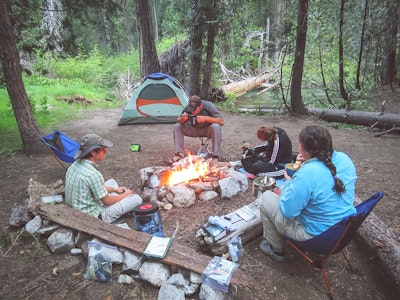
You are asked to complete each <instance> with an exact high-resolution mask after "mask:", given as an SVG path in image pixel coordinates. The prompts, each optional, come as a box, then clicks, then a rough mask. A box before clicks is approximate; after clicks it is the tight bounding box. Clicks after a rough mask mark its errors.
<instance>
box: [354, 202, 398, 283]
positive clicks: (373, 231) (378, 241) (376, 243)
mask: <svg viewBox="0 0 400 300" xmlns="http://www.w3.org/2000/svg"><path fill="white" fill-rule="evenodd" d="M355 203H356V205H357V204H359V203H361V200H360V199H358V198H356V199H355ZM358 234H359V235H360V236H361V238H362V239H363V241H364V242H366V243H367V245H368V246H369V247H370V248H371V249H374V250H375V252H376V254H377V255H378V257H379V259H380V261H381V262H382V265H383V267H384V269H385V270H386V271H387V273H388V275H389V276H390V278H392V279H393V281H394V282H395V284H396V286H397V287H399V288H400V240H399V238H398V237H397V236H396V235H395V234H394V233H393V231H392V229H391V228H390V227H389V226H387V225H386V224H385V223H383V222H382V221H381V220H379V218H378V217H377V216H376V215H375V214H374V213H373V212H371V213H370V214H369V216H368V217H367V218H366V219H365V221H364V223H363V224H362V225H361V227H360V228H359V229H358Z"/></svg>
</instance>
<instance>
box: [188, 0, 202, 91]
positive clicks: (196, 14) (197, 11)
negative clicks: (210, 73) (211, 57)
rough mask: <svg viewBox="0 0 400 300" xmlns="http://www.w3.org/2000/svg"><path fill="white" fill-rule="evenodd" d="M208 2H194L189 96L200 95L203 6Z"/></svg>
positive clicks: (193, 0) (197, 0)
mask: <svg viewBox="0 0 400 300" xmlns="http://www.w3.org/2000/svg"><path fill="white" fill-rule="evenodd" d="M204 1H207V0H192V22H191V23H192V31H191V34H190V46H191V50H190V55H189V56H190V61H191V64H190V72H189V81H188V88H187V89H188V92H189V95H200V83H201V75H200V74H201V65H202V52H203V33H204V18H203V11H202V6H203V2H204Z"/></svg>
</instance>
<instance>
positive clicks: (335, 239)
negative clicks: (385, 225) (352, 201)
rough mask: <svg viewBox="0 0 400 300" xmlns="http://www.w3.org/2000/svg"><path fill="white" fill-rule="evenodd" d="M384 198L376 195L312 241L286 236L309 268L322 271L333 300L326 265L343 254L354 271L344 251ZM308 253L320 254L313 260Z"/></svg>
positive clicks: (378, 193)
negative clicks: (337, 255) (331, 257)
mask: <svg viewBox="0 0 400 300" xmlns="http://www.w3.org/2000/svg"><path fill="white" fill-rule="evenodd" d="M382 197H383V193H382V192H377V193H375V194H374V195H372V196H371V197H370V198H369V199H367V200H365V201H364V202H362V203H360V204H359V205H357V206H356V210H357V211H356V213H354V214H352V215H350V216H348V217H346V218H344V219H343V220H341V221H339V222H338V223H337V224H335V225H333V226H332V227H330V228H329V229H328V230H326V231H325V232H323V233H321V234H320V235H318V236H315V237H313V238H312V239H310V240H307V241H302V242H299V241H295V240H292V239H291V238H289V237H287V236H284V238H285V240H286V241H287V242H288V243H289V245H290V246H292V247H293V248H294V249H295V250H296V251H297V252H299V253H300V254H301V255H302V256H303V257H304V258H305V259H306V260H307V261H308V262H309V263H310V265H309V266H314V267H317V268H320V269H321V271H322V275H323V276H324V279H325V283H326V286H327V288H328V295H329V297H330V298H331V299H333V293H332V289H331V286H330V284H329V281H328V276H327V273H326V270H325V263H326V262H327V261H328V259H329V257H330V256H331V255H333V254H336V253H338V252H340V253H342V255H343V257H344V259H345V260H346V262H347V264H348V265H349V267H350V269H351V270H352V271H353V267H352V266H351V264H350V261H349V260H348V258H347V256H346V255H345V253H344V252H343V249H344V248H345V247H346V246H347V245H348V244H349V243H350V241H351V240H352V239H353V237H354V236H355V234H356V232H357V230H358V228H359V227H360V226H361V224H362V223H363V222H364V220H365V218H366V217H367V216H368V215H369V213H370V212H371V211H372V209H373V208H374V207H375V205H376V204H377V203H378V201H379V200H381V199H382ZM306 251H308V252H311V253H314V254H318V258H316V259H312V258H311V257H310V256H309V255H307V254H306Z"/></svg>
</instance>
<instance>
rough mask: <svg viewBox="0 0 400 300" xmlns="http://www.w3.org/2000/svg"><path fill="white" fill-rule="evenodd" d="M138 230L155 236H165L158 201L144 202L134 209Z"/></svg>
mask: <svg viewBox="0 0 400 300" xmlns="http://www.w3.org/2000/svg"><path fill="white" fill-rule="evenodd" d="M133 215H134V218H135V227H136V230H137V231H141V232H147V233H149V234H151V235H155V236H160V237H163V236H164V232H163V226H162V222H161V215H160V211H159V210H158V205H157V204H156V203H143V204H140V205H138V206H136V207H135V208H134V210H133Z"/></svg>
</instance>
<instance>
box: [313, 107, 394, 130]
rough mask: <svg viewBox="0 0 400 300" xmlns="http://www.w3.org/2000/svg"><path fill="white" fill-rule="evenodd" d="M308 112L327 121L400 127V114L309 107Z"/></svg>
mask: <svg viewBox="0 0 400 300" xmlns="http://www.w3.org/2000/svg"><path fill="white" fill-rule="evenodd" d="M309 112H310V113H311V114H313V115H316V116H317V117H319V118H321V119H323V120H325V121H328V122H339V123H346V124H354V125H362V126H368V127H371V126H372V127H374V128H379V129H390V128H392V127H400V115H398V114H382V113H379V112H368V111H354V110H350V111H346V110H342V109H320V108H310V109H309Z"/></svg>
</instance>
